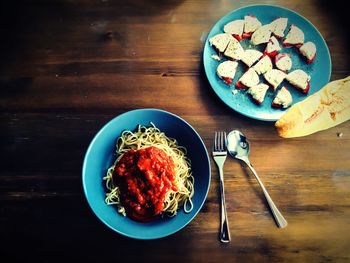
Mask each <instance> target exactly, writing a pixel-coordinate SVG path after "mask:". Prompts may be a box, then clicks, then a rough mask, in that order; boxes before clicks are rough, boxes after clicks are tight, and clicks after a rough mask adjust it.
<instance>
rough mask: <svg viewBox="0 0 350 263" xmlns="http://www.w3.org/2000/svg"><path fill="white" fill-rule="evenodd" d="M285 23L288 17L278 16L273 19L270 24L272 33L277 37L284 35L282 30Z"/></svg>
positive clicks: (284, 27) (285, 25)
mask: <svg viewBox="0 0 350 263" xmlns="http://www.w3.org/2000/svg"><path fill="white" fill-rule="evenodd" d="M287 23H288V18H284V17H280V18H277V19H275V20H274V21H272V22H271V24H270V25H271V30H272V33H273V34H274V35H275V36H277V37H279V38H282V37H284V30H285V29H286V27H287Z"/></svg>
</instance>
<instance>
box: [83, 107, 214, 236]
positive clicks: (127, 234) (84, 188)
mask: <svg viewBox="0 0 350 263" xmlns="http://www.w3.org/2000/svg"><path fill="white" fill-rule="evenodd" d="M145 111H147V112H155V113H161V114H165V115H170V116H171V117H172V118H176V119H178V120H179V121H180V122H182V123H184V124H185V125H186V126H187V127H189V128H190V129H191V130H192V132H193V133H194V135H195V136H196V137H197V138H198V139H199V142H200V147H201V148H203V150H204V157H205V160H206V162H207V164H208V169H207V171H206V173H207V174H208V178H207V180H205V184H206V185H207V187H206V189H205V191H203V198H202V200H200V203H199V206H198V209H197V211H196V212H195V213H193V214H192V215H191V217H190V218H188V219H187V220H186V221H185V223H184V224H182V225H181V226H180V227H175V228H174V229H172V230H171V231H168V232H166V234H164V233H160V234H157V235H153V236H146V237H145V236H142V235H137V234H133V233H130V232H125V231H121V230H119V229H118V228H116V227H114V226H113V225H111V224H109V222H108V220H106V219H105V218H104V217H103V216H102V215H101V214H100V213H97V211H96V210H95V209H94V206H93V205H92V204H91V202H92V201H91V200H90V198H91V197H89V198H88V196H89V195H88V189H87V185H86V184H87V183H86V182H85V180H86V173H87V172H86V169H87V165H88V164H87V159H88V156H89V154H90V152H91V151H92V148H93V145H94V144H95V143H96V141H97V140H98V139H99V137H100V136H101V134H102V133H103V132H104V131H105V130H106V129H107V128H108V127H109V126H110V125H112V124H113V122H116V121H117V120H118V119H120V118H122V117H123V116H126V115H129V114H134V113H137V112H145ZM81 176H82V178H81V180H82V186H83V191H84V196H85V200H86V202H87V204H88V206H89V208H90V210H92V212H93V214H94V215H95V216H96V217H97V218H98V219H99V221H101V222H102V223H103V224H104V225H106V226H107V227H108V228H110V229H111V230H113V231H114V232H117V233H118V234H120V235H122V236H126V237H129V238H133V239H139V240H154V239H160V238H164V237H167V236H170V235H172V234H174V233H176V232H179V231H180V230H181V229H183V228H184V227H185V226H187V225H188V224H189V223H190V222H191V221H193V219H194V218H195V217H196V216H197V215H198V214H199V212H200V211H201V210H202V208H203V205H204V203H205V201H206V200H207V197H208V193H209V190H210V184H211V164H210V159H209V154H208V151H207V148H206V145H205V143H204V141H203V139H202V137H201V136H200V135H199V133H198V132H197V131H196V130H195V128H194V127H193V126H192V125H191V124H190V123H189V122H187V121H186V120H185V119H183V118H182V117H180V116H178V115H176V114H174V113H172V112H169V111H166V110H163V109H157V108H139V109H133V110H128V111H125V112H123V113H121V114H119V115H116V116H114V117H113V118H111V119H110V120H108V121H107V122H105V123H104V125H102V126H101V128H99V130H98V132H97V133H96V134H95V135H94V137H93V139H92V140H91V141H90V143H89V146H88V147H87V150H86V151H85V155H84V160H83V165H82V171H81ZM101 180H102V177H101ZM106 205H107V204H106Z"/></svg>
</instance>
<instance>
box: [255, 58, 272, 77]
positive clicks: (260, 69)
mask: <svg viewBox="0 0 350 263" xmlns="http://www.w3.org/2000/svg"><path fill="white" fill-rule="evenodd" d="M253 69H254V70H255V71H256V73H258V74H259V75H260V74H264V73H266V72H267V71H269V70H271V69H272V62H271V58H270V57H269V56H267V55H264V56H263V57H262V58H261V59H260V60H259V61H258V63H256V64H255V65H254V66H253Z"/></svg>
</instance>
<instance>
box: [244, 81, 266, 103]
mask: <svg viewBox="0 0 350 263" xmlns="http://www.w3.org/2000/svg"><path fill="white" fill-rule="evenodd" d="M268 89H269V85H266V84H264V83H261V84H258V85H255V86H253V87H251V88H249V89H248V91H247V92H248V93H249V94H250V95H252V97H253V99H254V100H256V101H258V102H259V103H262V102H263V101H264V98H265V95H266V92H267V90H268Z"/></svg>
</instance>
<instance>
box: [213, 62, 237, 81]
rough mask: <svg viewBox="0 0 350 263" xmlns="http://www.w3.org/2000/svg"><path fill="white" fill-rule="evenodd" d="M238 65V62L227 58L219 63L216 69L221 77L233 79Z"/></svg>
mask: <svg viewBox="0 0 350 263" xmlns="http://www.w3.org/2000/svg"><path fill="white" fill-rule="evenodd" d="M237 66H238V62H236V61H230V60H226V61H224V62H222V63H220V64H219V66H218V67H217V69H216V73H217V74H218V76H219V78H229V79H233V78H234V77H235V74H236V70H237Z"/></svg>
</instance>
